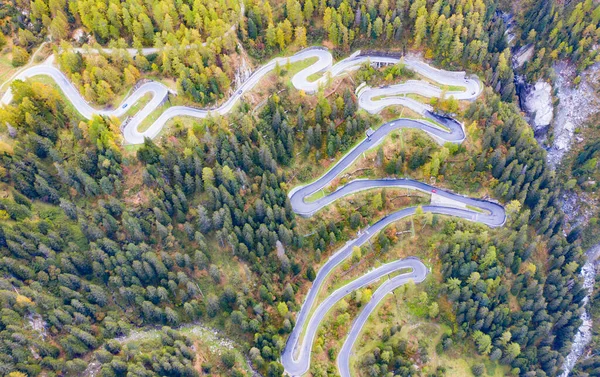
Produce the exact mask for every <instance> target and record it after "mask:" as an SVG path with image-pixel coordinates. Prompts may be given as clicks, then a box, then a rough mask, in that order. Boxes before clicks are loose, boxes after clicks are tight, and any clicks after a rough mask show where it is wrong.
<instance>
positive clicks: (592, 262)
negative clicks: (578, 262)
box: [560, 244, 600, 377]
mask: <svg viewBox="0 0 600 377" xmlns="http://www.w3.org/2000/svg"><path fill="white" fill-rule="evenodd" d="M586 255H587V262H586V263H585V264H584V265H583V267H582V268H581V275H582V276H583V288H584V289H585V290H586V291H587V294H586V296H585V297H584V299H583V307H584V311H583V313H582V314H581V326H579V330H578V331H577V334H575V339H573V344H572V345H571V351H570V352H569V354H568V355H567V357H566V358H565V362H564V364H563V370H564V372H563V373H562V374H561V375H560V377H568V376H569V373H570V372H571V370H572V369H573V367H574V366H575V364H576V363H577V360H579V358H580V357H581V356H582V355H583V353H584V352H585V350H586V347H587V345H588V344H589V343H590V341H591V340H592V326H593V323H592V317H591V316H590V314H589V313H588V311H587V308H586V307H587V304H588V302H589V301H590V296H591V294H592V292H593V291H594V281H595V278H596V270H597V267H598V266H597V264H598V256H599V255H600V244H599V245H596V246H593V247H592V248H591V249H590V250H588V251H587V253H586Z"/></svg>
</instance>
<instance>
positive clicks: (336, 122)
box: [0, 0, 600, 377]
mask: <svg viewBox="0 0 600 377" xmlns="http://www.w3.org/2000/svg"><path fill="white" fill-rule="evenodd" d="M243 8H245V13H244V17H241V21H240V12H241V10H242V6H241V4H240V3H238V2H237V1H235V0H222V1H206V0H204V1H200V0H195V1H187V0H182V1H175V2H172V1H168V0H161V1H146V2H140V1H136V0H131V1H126V2H120V1H89V0H69V1H65V0H56V1H55V0H49V1H46V0H35V1H31V2H30V1H24V0H15V1H13V2H11V3H6V4H2V5H0V28H1V30H2V34H0V48H4V47H5V46H8V47H7V48H9V49H10V52H11V56H12V64H13V65H15V66H20V65H23V64H26V63H27V61H28V59H29V57H30V55H31V54H32V53H33V52H34V51H35V49H36V48H38V46H39V45H40V43H41V42H42V41H44V40H45V39H46V38H47V37H48V36H49V37H51V38H52V39H51V40H52V41H53V42H56V43H55V44H54V50H55V51H56V53H57V58H56V63H57V64H58V66H59V67H60V69H61V70H62V71H63V72H65V73H66V74H67V76H68V77H69V78H70V79H71V80H72V81H73V82H74V83H75V85H76V86H77V87H78V89H79V90H80V92H81V93H82V95H83V96H84V97H85V98H86V99H87V100H89V101H91V102H94V103H97V104H102V105H104V104H111V103H112V102H113V101H114V99H115V98H119V96H122V95H123V94H124V93H125V92H127V91H128V90H129V89H130V88H131V87H132V86H134V85H135V84H136V83H138V82H139V81H140V80H142V79H144V78H148V77H152V78H157V77H158V78H160V79H165V80H173V81H174V82H176V86H177V89H178V92H179V93H182V94H183V97H184V98H185V101H187V102H188V103H190V102H191V103H194V104H197V105H198V106H209V105H212V104H214V103H216V102H218V101H222V100H223V99H224V98H227V96H228V95H229V94H230V92H231V90H232V83H233V82H234V80H235V76H236V72H237V69H238V68H239V66H238V64H240V63H239V62H240V60H241V59H248V60H250V61H252V62H253V63H254V64H255V65H256V66H258V65H259V64H260V63H261V62H264V61H265V60H266V59H269V58H271V57H273V56H275V55H278V54H288V53H293V52H294V51H297V50H298V49H300V48H302V47H305V46H307V45H310V44H313V43H323V44H325V45H327V46H329V47H331V48H333V51H334V53H335V54H336V56H338V57H341V56H346V55H347V54H348V53H350V52H352V51H354V50H356V49H360V48H363V49H384V48H385V49H391V50H394V51H396V52H402V53H405V52H411V51H419V52H422V53H423V55H424V56H425V57H426V58H427V59H431V60H433V62H434V63H436V65H439V66H441V67H446V68H452V69H466V70H468V71H469V72H472V73H477V74H478V75H479V76H480V77H481V78H482V80H483V81H484V83H485V85H486V86H487V89H486V90H485V92H484V95H483V98H482V99H481V100H478V101H476V102H473V103H471V104H460V106H459V104H458V103H456V102H455V101H450V100H447V101H441V102H440V103H435V105H436V109H437V110H440V111H444V112H449V113H457V114H459V117H460V118H461V120H464V122H465V124H467V125H468V127H467V128H468V131H469V135H470V136H473V137H474V138H475V140H474V141H473V142H472V143H470V144H469V145H468V146H466V147H465V146H461V147H453V146H442V147H440V146H438V145H436V144H434V143H433V142H431V140H429V139H428V138H427V137H425V136H422V137H421V139H427V140H425V141H420V142H419V143H418V144H417V145H416V146H413V147H411V148H408V147H407V148H406V149H404V150H403V151H402V152H401V153H399V154H398V155H394V156H392V157H391V158H390V157H389V156H383V152H381V155H378V165H380V167H381V168H382V169H384V171H385V173H386V174H387V175H388V176H397V177H402V176H405V175H414V174H423V176H426V177H427V178H430V177H433V178H436V179H438V181H439V182H440V183H441V184H443V185H446V186H447V187H448V188H450V189H455V190H457V191H460V190H462V189H464V187H465V182H470V183H472V186H476V188H477V189H478V190H480V191H477V192H478V193H479V192H483V193H488V194H490V195H491V196H492V197H493V198H494V199H496V200H499V201H500V202H502V203H504V204H506V207H507V212H508V215H509V221H508V223H507V226H506V227H505V228H503V229H495V230H490V229H485V228H482V227H479V226H475V225H473V224H468V223H466V222H464V221H459V220H454V219H447V218H441V219H440V218H438V217H436V218H435V224H436V229H435V231H436V232H437V233H436V234H439V235H441V238H436V241H435V249H436V250H437V252H438V254H439V256H440V262H439V265H436V266H435V268H436V269H437V270H439V271H441V274H440V279H441V280H440V281H439V282H438V283H439V284H438V286H437V288H436V291H435V292H430V297H439V299H440V300H447V302H449V303H450V305H449V306H450V310H451V311H452V313H453V315H452V316H451V318H447V319H444V320H445V321H447V322H448V324H449V325H451V326H452V329H453V331H452V334H449V335H447V336H444V338H443V340H442V342H441V343H440V345H439V347H438V348H439V349H440V352H444V351H446V350H448V349H451V348H452V347H453V345H455V344H459V343H464V344H469V345H472V347H473V349H474V350H476V351H477V353H478V354H479V355H482V357H485V358H487V359H489V360H492V361H494V362H497V363H499V364H500V365H502V366H504V367H506V368H507V370H509V371H510V374H511V375H514V376H524V377H544V376H556V375H558V374H559V372H560V368H561V367H562V362H563V358H564V355H566V353H568V350H569V347H570V345H571V341H572V339H573V336H574V334H575V332H576V330H577V327H578V326H579V324H580V319H579V315H580V313H581V310H582V309H581V301H582V299H583V296H584V295H585V291H584V290H583V288H582V284H581V278H580V276H579V272H580V268H581V265H582V262H583V256H582V253H581V250H580V247H579V244H580V235H581V232H582V230H581V229H578V228H576V229H575V230H573V231H569V230H568V229H566V228H565V227H564V220H563V218H564V215H563V213H562V209H561V208H560V203H559V201H560V194H561V192H562V190H563V189H564V188H565V187H564V186H565V184H566V185H567V186H568V185H580V186H582V187H583V186H584V180H585V179H584V177H585V176H588V175H593V174H597V169H596V164H597V161H596V160H597V152H598V146H597V142H595V141H591V142H589V143H587V144H586V146H585V147H584V149H583V151H581V152H580V154H579V155H578V156H577V158H576V160H575V161H574V162H573V164H572V165H573V166H572V170H573V176H574V181H571V182H570V183H567V182H564V183H562V182H561V181H560V180H559V179H557V176H556V174H555V172H553V171H551V170H550V169H549V168H548V167H547V165H546V163H545V158H546V155H545V152H544V151H543V149H541V148H540V147H539V146H538V145H537V143H536V141H535V139H534V138H533V133H532V132H531V130H530V129H529V128H528V125H527V124H526V123H525V121H524V120H523V118H522V117H521V114H520V113H519V110H518V108H517V107H516V105H514V104H512V103H511V102H512V101H513V100H514V94H515V89H514V83H513V81H514V73H513V70H512V68H511V63H510V61H511V52H510V49H509V45H508V43H507V41H506V38H505V31H506V25H505V24H504V21H503V18H502V17H501V16H500V12H501V11H502V12H510V11H514V10H511V9H510V8H509V7H508V6H507V5H506V4H503V3H502V2H497V1H492V0H476V1H472V0H437V1H425V0H414V1H413V0H411V1H409V0H397V1H395V2H392V1H389V0H381V1H354V0H350V1H349V0H343V1H339V0H337V1H336V0H330V1H324V0H321V1H314V2H313V0H304V1H299V0H287V1H286V2H282V3H273V2H268V1H254V0H252V1H247V2H245V4H244V7H243ZM516 18H517V34H518V40H517V41H518V42H517V43H518V44H519V45H525V44H528V43H532V44H534V45H535V50H536V55H535V59H533V61H532V62H531V63H528V64H527V65H526V66H525V70H526V73H527V74H528V75H529V76H530V77H531V78H534V77H540V76H542V75H546V74H547V70H546V69H547V68H548V67H550V65H551V64H552V63H553V61H555V60H556V59H558V58H569V59H571V60H573V62H575V63H576V64H577V65H578V67H579V69H584V68H585V67H587V66H589V65H590V64H591V63H592V62H594V61H595V60H596V59H598V58H597V57H598V53H597V50H595V49H593V48H591V46H593V45H595V44H597V43H598V40H599V39H600V32H599V30H600V27H599V22H600V7H599V6H598V5H597V4H594V3H593V2H592V1H591V0H586V1H576V2H570V3H564V2H559V1H529V2H525V3H524V4H523V9H522V10H520V11H519V12H518V13H517V15H516ZM74 35H77V36H78V38H76V39H77V40H74V38H73V36H74ZM59 41H62V42H61V43H59ZM238 41H239V43H238ZM84 44H90V45H91V46H97V45H101V46H105V47H108V48H111V49H112V50H111V51H110V52H104V53H97V54H96V53H95V54H91V53H90V54H88V53H85V52H83V51H80V50H77V49H75V48H74V47H77V48H78V47H80V46H82V45H84ZM142 47H156V48H157V51H156V52H153V53H151V54H148V55H143V54H139V53H138V54H133V53H132V52H131V51H128V50H127V48H133V49H135V50H137V51H138V52H139V51H140V49H141V48H142ZM84 48H85V47H84ZM279 74H280V75H281V76H282V77H283V76H284V75H285V72H279ZM413 74H414V73H412V72H410V71H407V70H404V69H403V68H402V67H400V66H396V67H388V68H385V69H382V70H379V71H378V70H376V69H374V68H371V67H364V69H362V70H361V71H360V72H359V73H357V76H354V77H355V78H357V79H359V80H360V81H361V82H362V81H365V82H369V83H372V84H375V83H383V82H386V83H387V82H394V81H397V80H399V79H407V78H410V77H412V75H413ZM12 89H13V93H14V100H13V103H12V104H11V105H9V106H6V107H5V108H3V109H0V119H1V120H2V122H0V123H1V124H0V133H1V137H2V139H1V140H0V141H1V142H2V144H1V145H0V146H1V147H2V148H1V149H0V150H1V152H0V158H1V161H2V163H1V164H0V271H1V272H2V276H1V277H0V349H2V352H0V374H2V375H9V374H10V373H12V376H21V374H18V373H24V374H25V375H27V376H36V375H39V374H41V373H45V374H46V375H48V376H52V375H57V376H60V375H69V376H79V375H82V374H83V372H84V370H85V369H86V368H87V367H88V364H89V361H90V360H97V361H99V362H100V363H101V364H102V366H101V370H100V372H99V373H100V375H101V376H124V375H130V376H146V375H173V376H195V375H199V374H201V373H207V374H208V373H211V365H210V364H209V363H207V364H205V365H203V366H202V368H200V370H198V369H199V368H197V367H196V366H195V364H194V361H195V354H194V344H192V342H191V341H190V339H188V338H186V337H185V336H182V335H181V334H180V333H179V332H177V331H176V330H173V329H176V328H178V327H179V326H181V325H184V324H190V323H197V322H202V323H208V324H210V325H211V326H214V327H216V328H219V329H222V330H223V331H224V333H225V334H226V335H227V336H229V337H232V338H233V339H238V340H240V344H241V347H243V348H244V349H243V351H244V353H245V354H246V355H247V356H248V358H249V360H250V361H251V363H252V365H253V367H254V368H256V369H257V370H259V371H261V372H262V373H263V374H264V375H267V376H269V377H275V376H281V374H282V366H281V364H279V362H278V359H279V355H280V353H281V350H282V349H283V347H284V345H285V341H286V339H287V336H288V334H289V332H290V331H291V330H292V328H293V326H294V316H295V313H297V312H298V311H299V309H300V305H301V304H302V302H303V299H304V296H303V294H304V292H306V289H307V287H308V286H309V285H310V282H311V281H312V280H313V279H314V277H315V270H316V269H317V267H318V264H319V263H320V262H321V261H322V260H323V259H324V258H325V257H326V256H327V255H328V254H329V253H331V252H332V251H333V250H335V249H336V248H337V247H339V246H340V245H342V244H343V243H344V242H345V241H346V240H348V239H349V238H351V237H352V236H353V235H354V234H355V233H356V229H358V228H360V227H362V226H365V225H367V224H368V223H369V222H370V221H371V219H370V218H369V216H367V215H364V216H363V215H362V214H360V213H359V212H356V213H354V214H352V216H349V218H348V219H341V220H340V219H337V220H336V221H334V220H327V221H324V220H323V219H321V218H317V219H316V220H313V222H312V223H309V224H310V225H306V223H304V224H301V225H302V227H301V226H299V222H301V221H306V220H300V219H297V218H296V216H295V215H294V213H293V211H292V209H291V206H290V203H289V200H288V196H287V194H288V192H289V189H290V188H291V187H290V182H291V181H294V180H295V181H294V182H298V181H306V180H309V179H311V178H313V176H314V175H315V174H318V173H320V172H322V171H321V170H320V169H322V165H324V164H326V163H327V162H328V161H330V160H332V159H336V158H337V157H339V156H340V154H341V153H343V152H344V151H347V150H348V149H349V148H350V147H351V146H352V145H353V144H354V143H355V142H356V141H357V140H358V139H360V138H362V137H363V135H364V131H365V130H366V129H367V128H369V127H371V126H373V127H376V126H378V125H379V124H380V119H378V118H375V117H371V116H368V115H366V114H363V113H362V112H360V111H357V103H356V97H355V95H354V94H353V90H352V89H353V88H352V87H343V89H342V90H339V91H338V92H333V93H327V95H325V93H319V94H318V95H317V96H315V97H314V98H312V99H307V98H306V97H304V96H297V95H296V93H294V92H293V91H290V90H289V89H286V87H285V84H284V83H282V82H281V81H278V82H277V83H276V84H275V87H274V88H270V91H271V92H272V93H273V94H272V95H270V96H269V97H268V99H266V100H265V102H264V106H263V107H262V108H260V109H259V110H258V111H257V112H255V111H253V110H254V109H252V108H250V106H249V104H247V103H242V104H241V105H240V107H239V109H238V110H237V111H236V112H235V113H233V114H232V115H229V116H228V117H227V118H220V117H215V118H209V119H206V120H203V121H201V122H195V123H194V124H193V125H191V126H190V125H189V124H184V123H182V122H175V124H174V125H173V126H171V127H170V128H169V132H168V135H167V136H166V137H165V138H163V142H153V141H151V140H146V142H145V143H144V145H142V146H140V147H139V148H136V149H133V148H131V147H124V146H123V145H122V140H121V136H120V135H121V133H120V129H119V127H120V122H119V120H118V119H111V118H102V117H96V118H94V119H92V120H89V121H81V120H80V119H78V117H77V116H76V115H74V114H72V111H70V110H69V107H68V104H66V103H64V102H63V97H62V96H61V93H60V92H59V91H58V90H56V89H55V88H54V87H52V86H51V85H46V84H43V83H40V82H33V81H31V82H15V83H13V84H12ZM419 140H420V139H419ZM301 164H308V165H310V167H309V168H306V169H304V170H302V171H300V172H297V171H296V170H295V168H296V167H297V166H298V165H301ZM417 172H418V173H417ZM456 172H460V173H459V174H455V177H454V178H452V177H451V175H452V174H453V173H456ZM295 173H298V174H295ZM589 189H590V190H591V189H592V188H589ZM380 201H381V202H383V203H385V202H386V201H385V199H382V200H380ZM432 221H433V220H432ZM430 225H431V224H430ZM307 227H308V228H310V230H311V231H310V232H301V229H302V230H305V229H306V228H307ZM396 241H397V237H395V235H390V234H389V233H386V232H382V233H381V234H380V235H378V236H377V237H376V239H375V240H374V246H373V247H374V248H375V249H376V250H377V251H378V252H381V251H383V252H385V251H386V250H387V249H388V248H389V247H390V245H392V244H393V243H394V242H396ZM279 248H282V249H283V250H284V252H283V253H281V252H278V249H279ZM596 295H597V293H596ZM595 302H596V304H595V306H594V307H593V311H594V313H596V314H595V315H596V316H597V311H598V308H597V302H598V300H595ZM40 324H41V325H40ZM150 326H158V327H159V328H162V326H165V327H164V330H163V331H162V335H161V337H160V347H158V348H157V349H156V350H150V351H149V350H144V351H143V352H139V350H136V349H134V347H125V346H122V345H121V343H119V342H118V341H116V340H114V339H115V338H120V337H123V336H126V335H128V334H130V332H131V331H132V330H135V329H140V328H146V327H150ZM385 331H386V333H389V336H386V339H382V342H381V344H380V345H379V346H378V348H377V349H376V350H372V351H371V352H370V353H369V354H368V355H367V356H365V358H364V360H361V363H360V368H359V369H360V370H361V373H362V374H363V375H369V376H388V375H390V373H392V375H399V376H409V375H415V373H417V371H416V370H415V368H414V366H413V364H414V357H413V356H414V355H411V354H409V353H407V352H406V346H405V345H404V344H403V343H402V341H399V340H398V339H397V337H394V334H395V332H396V331H397V329H393V328H389V329H386V330H385ZM232 358H233V356H231V354H225V355H223V357H222V360H221V361H219V362H220V363H222V364H223V365H225V366H228V365H231V366H230V367H229V370H230V371H231V372H230V373H231V374H232V375H234V376H242V375H246V374H247V373H246V372H245V371H244V369H243V368H241V367H240V363H239V362H234V361H232ZM596 359H597V358H591V359H589V361H586V362H585V363H582V364H581V365H580V366H579V367H578V368H579V369H578V370H576V373H579V375H581V376H585V375H586V373H587V374H589V375H594V373H597V370H598V361H597V360H596ZM312 373H313V375H315V376H326V375H331V374H335V373H336V371H335V370H331V369H328V370H324V369H321V368H315V369H314V370H312ZM435 373H436V374H435V375H441V376H443V375H444V373H445V371H444V370H441V369H440V370H437V371H435ZM472 373H473V374H474V375H480V374H481V373H482V370H481V366H480V365H474V366H473V369H472Z"/></svg>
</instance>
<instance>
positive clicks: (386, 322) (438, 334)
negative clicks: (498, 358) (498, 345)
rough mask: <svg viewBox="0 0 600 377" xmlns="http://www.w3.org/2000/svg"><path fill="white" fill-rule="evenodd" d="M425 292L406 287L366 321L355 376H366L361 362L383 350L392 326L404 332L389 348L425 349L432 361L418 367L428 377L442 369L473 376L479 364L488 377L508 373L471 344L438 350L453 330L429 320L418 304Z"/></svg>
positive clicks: (354, 361) (354, 363) (453, 376)
mask: <svg viewBox="0 0 600 377" xmlns="http://www.w3.org/2000/svg"><path fill="white" fill-rule="evenodd" d="M423 292H424V289H423V287H422V286H420V285H419V286H413V287H408V286H403V287H400V288H398V289H396V290H395V291H394V294H393V295H390V296H388V298H387V299H386V300H384V301H382V303H381V304H380V305H379V306H378V308H377V309H376V310H375V311H374V312H373V314H372V315H371V317H370V318H369V320H368V321H367V323H366V325H365V327H364V328H363V331H362V332H361V335H360V337H359V340H358V341H357V343H356V344H355V347H354V352H355V356H354V357H353V358H352V359H351V367H352V375H353V376H363V374H362V373H361V370H360V368H359V362H360V360H362V358H363V357H364V356H365V355H366V354H368V353H370V352H372V350H373V349H374V348H375V347H382V346H383V344H384V343H383V342H382V333H383V331H384V329H386V328H390V327H391V326H393V325H398V326H400V329H401V330H400V331H399V332H397V333H396V334H394V335H392V337H391V338H390V340H388V342H387V344H390V343H394V342H397V341H399V340H404V341H406V342H407V344H408V349H411V350H416V349H417V348H420V347H423V348H424V349H425V350H426V353H427V355H428V359H429V360H428V362H427V363H423V364H422V365H419V367H420V369H421V370H422V371H423V372H425V374H426V375H428V373H434V372H435V371H436V369H437V368H438V367H443V368H445V369H446V374H445V376H449V377H465V376H472V373H471V367H472V366H473V365H474V364H476V363H483V364H484V365H485V372H486V373H485V374H484V375H485V376H488V377H501V376H505V375H506V374H507V373H508V370H507V369H506V367H504V366H501V365H499V364H498V363H496V362H492V361H490V360H489V358H487V357H485V356H480V355H477V353H476V352H475V351H474V350H473V349H472V346H471V345H470V344H469V342H464V343H461V344H454V345H453V346H452V347H451V348H450V349H449V350H447V351H443V350H442V349H441V348H440V347H438V344H439V343H440V341H441V338H442V337H443V336H444V334H451V333H452V329H451V328H450V327H449V326H448V325H447V324H446V323H445V322H444V321H443V320H437V319H429V318H428V317H427V313H426V306H425V305H419V304H418V301H419V296H420V295H421V294H422V293H423ZM423 309H425V310H423ZM440 317H441V316H440Z"/></svg>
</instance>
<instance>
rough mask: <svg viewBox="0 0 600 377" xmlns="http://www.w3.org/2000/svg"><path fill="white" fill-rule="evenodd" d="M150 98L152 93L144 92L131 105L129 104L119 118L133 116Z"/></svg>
mask: <svg viewBox="0 0 600 377" xmlns="http://www.w3.org/2000/svg"><path fill="white" fill-rule="evenodd" d="M151 100H152V93H146V94H144V95H143V96H142V97H141V98H140V99H139V100H137V101H136V102H135V103H134V104H133V105H131V106H129V109H127V111H126V112H125V114H123V115H122V116H121V119H126V118H127V117H130V116H135V114H137V112H138V111H140V110H141V109H143V108H144V106H146V105H147V104H148V102H150V101H151Z"/></svg>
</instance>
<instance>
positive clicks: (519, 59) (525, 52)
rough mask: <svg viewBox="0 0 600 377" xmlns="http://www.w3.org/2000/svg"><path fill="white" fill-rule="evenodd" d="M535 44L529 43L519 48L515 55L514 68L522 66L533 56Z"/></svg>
mask: <svg viewBox="0 0 600 377" xmlns="http://www.w3.org/2000/svg"><path fill="white" fill-rule="evenodd" d="M533 51H534V45H532V44H528V45H526V46H523V47H521V48H520V49H518V50H517V51H516V52H515V54H514V55H513V68H515V69H516V68H521V67H522V66H523V64H525V62H528V61H530V60H531V58H532V57H533Z"/></svg>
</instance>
